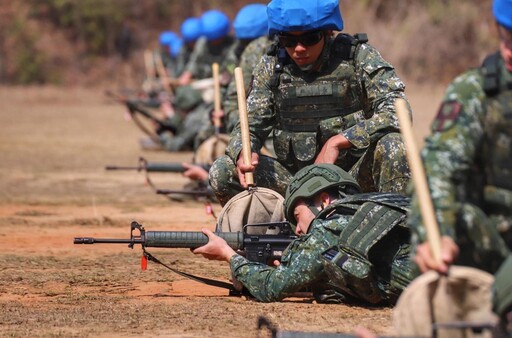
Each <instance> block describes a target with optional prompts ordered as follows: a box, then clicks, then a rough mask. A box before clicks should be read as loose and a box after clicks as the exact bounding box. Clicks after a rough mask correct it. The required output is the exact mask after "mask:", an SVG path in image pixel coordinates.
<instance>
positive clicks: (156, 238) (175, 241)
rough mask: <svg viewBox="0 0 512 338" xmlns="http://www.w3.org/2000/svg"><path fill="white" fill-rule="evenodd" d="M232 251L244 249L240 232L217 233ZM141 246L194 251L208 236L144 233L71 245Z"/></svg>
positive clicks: (82, 239) (86, 239)
mask: <svg viewBox="0 0 512 338" xmlns="http://www.w3.org/2000/svg"><path fill="white" fill-rule="evenodd" d="M215 234H216V235H217V236H219V237H221V238H223V239H224V240H225V241H226V242H227V243H228V245H229V246H230V247H231V248H233V249H234V250H240V249H243V247H244V235H243V233H241V232H218V233H215ZM101 243H104V244H132V243H133V244H142V245H143V246H144V247H149V248H190V249H195V248H198V247H200V246H203V245H205V244H207V243H208V236H206V235H205V234H203V233H202V232H200V231H146V232H145V233H144V236H143V237H136V238H135V237H134V238H130V239H123V238H93V237H75V239H74V240H73V244H101Z"/></svg>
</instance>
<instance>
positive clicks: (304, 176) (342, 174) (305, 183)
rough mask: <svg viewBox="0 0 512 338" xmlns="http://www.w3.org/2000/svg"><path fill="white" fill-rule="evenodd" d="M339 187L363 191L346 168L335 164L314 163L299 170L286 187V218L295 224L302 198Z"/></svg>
mask: <svg viewBox="0 0 512 338" xmlns="http://www.w3.org/2000/svg"><path fill="white" fill-rule="evenodd" d="M333 187H339V189H340V190H342V189H344V188H347V187H353V188H355V189H356V190H357V191H361V188H360V187H359V184H358V183H357V181H356V180H355V179H354V178H353V177H352V176H351V175H350V174H349V173H347V172H346V171H345V170H343V169H341V168H340V167H338V166H336V165H334V164H326V163H324V164H312V165H309V166H307V167H304V168H302V169H301V170H299V171H298V172H297V173H296V174H295V176H294V177H293V178H292V180H291V182H290V184H289V185H288V187H287V188H286V196H285V200H284V208H285V216H286V219H287V220H288V221H289V222H290V223H292V224H295V223H296V220H295V217H294V215H293V212H294V208H295V204H296V203H297V201H298V200H299V199H301V198H303V199H309V198H311V197H313V196H314V195H316V194H317V193H319V192H321V191H325V190H327V189H329V188H333Z"/></svg>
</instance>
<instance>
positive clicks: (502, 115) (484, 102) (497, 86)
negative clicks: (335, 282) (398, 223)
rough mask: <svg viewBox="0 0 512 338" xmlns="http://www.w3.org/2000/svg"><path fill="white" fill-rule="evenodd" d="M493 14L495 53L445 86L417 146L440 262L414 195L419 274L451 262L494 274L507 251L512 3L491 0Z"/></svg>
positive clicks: (510, 244)
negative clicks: (436, 226)
mask: <svg viewBox="0 0 512 338" xmlns="http://www.w3.org/2000/svg"><path fill="white" fill-rule="evenodd" d="M493 12H494V17H495V19H496V23H497V29H498V32H499V37H500V50H499V51H498V52H496V53H494V54H491V55H489V56H488V57H487V58H486V59H485V61H484V62H483V65H482V66H481V67H480V68H477V69H471V70H469V71H467V72H465V73H463V74H462V75H460V76H458V77H457V78H455V80H454V81H453V82H452V83H451V84H450V85H449V86H448V89H447V90H446V93H445V96H444V100H443V103H442V104H441V107H440V109H439V112H438V114H437V117H436V118H435V120H434V122H433V124H432V127H431V135H430V136H429V137H428V138H427V140H426V143H425V147H424V149H423V151H422V158H423V162H424V164H425V172H426V176H427V177H428V185H429V188H430V192H431V195H432V200H433V204H434V208H435V210H436V218H437V222H438V224H439V226H440V232H441V236H442V238H441V242H442V243H441V245H442V261H443V262H442V264H441V266H437V264H436V263H435V261H434V260H433V258H432V255H431V253H430V249H429V247H428V243H426V242H425V241H426V233H425V228H424V226H423V223H422V221H421V218H420V211H419V205H418V204H419V201H418V200H417V199H415V200H414V203H413V205H414V208H413V209H412V213H411V217H410V220H409V223H410V224H411V227H412V228H413V230H414V231H413V237H412V240H413V243H415V244H416V245H418V246H417V249H416V255H415V261H416V263H417V264H418V267H419V269H420V270H421V271H427V270H430V269H434V270H438V271H440V272H443V273H445V272H446V271H447V270H448V266H449V265H451V264H452V263H454V264H457V265H465V266H472V267H475V268H479V269H482V270H485V271H488V272H490V273H494V272H496V270H497V268H498V267H499V266H500V264H501V263H502V262H503V260H504V259H505V257H506V256H507V254H508V253H509V252H510V249H511V248H512V228H511V226H512V120H511V119H512V87H511V86H510V84H511V83H512V0H495V1H494V5H493ZM420 243H421V244H420ZM511 278H512V277H511Z"/></svg>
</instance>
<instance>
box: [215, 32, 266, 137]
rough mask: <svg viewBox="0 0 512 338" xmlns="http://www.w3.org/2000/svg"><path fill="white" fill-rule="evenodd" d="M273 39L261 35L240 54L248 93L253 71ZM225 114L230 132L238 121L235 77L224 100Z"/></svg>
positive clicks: (240, 64)
mask: <svg viewBox="0 0 512 338" xmlns="http://www.w3.org/2000/svg"><path fill="white" fill-rule="evenodd" d="M271 42H272V41H271V40H270V39H269V38H268V37H266V36H262V37H259V38H257V39H255V40H253V41H251V43H249V44H248V45H247V47H245V49H244V51H243V53H242V55H241V56H240V63H239V65H238V66H239V67H240V68H241V69H242V73H243V75H244V86H245V92H246V95H248V94H249V85H250V83H251V76H252V71H253V69H254V68H255V67H256V65H257V64H258V62H259V61H260V60H261V57H262V56H263V55H264V54H265V52H266V51H267V49H268V47H269V46H270V44H271ZM222 106H223V109H224V114H225V118H224V119H225V121H226V131H227V132H228V133H230V132H231V131H232V130H233V129H234V127H235V125H236V124H237V123H238V120H239V118H238V96H237V92H236V82H235V81H234V79H233V80H232V81H231V82H230V83H229V85H228V88H227V92H226V95H225V98H224V101H223V102H222Z"/></svg>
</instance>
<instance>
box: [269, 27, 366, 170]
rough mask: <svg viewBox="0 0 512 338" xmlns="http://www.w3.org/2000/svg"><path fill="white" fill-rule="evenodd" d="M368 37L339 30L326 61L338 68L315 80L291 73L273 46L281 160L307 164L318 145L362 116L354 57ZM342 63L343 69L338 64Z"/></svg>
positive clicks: (277, 148) (277, 144) (276, 145)
mask: <svg viewBox="0 0 512 338" xmlns="http://www.w3.org/2000/svg"><path fill="white" fill-rule="evenodd" d="M367 41H368V38H367V36H366V34H356V35H355V36H350V35H347V34H338V36H337V37H336V38H335V39H334V41H333V42H332V44H333V45H332V48H331V55H330V56H329V58H330V61H329V62H330V63H332V64H334V65H337V66H336V68H335V69H334V70H333V71H330V72H325V74H321V75H320V76H318V77H315V79H314V81H310V80H309V81H307V79H305V78H304V77H303V76H302V75H297V74H295V72H293V71H290V69H288V67H291V66H288V67H287V65H288V64H290V61H289V59H288V58H287V57H288V56H287V54H286V53H281V50H283V49H279V48H274V52H273V53H274V55H276V58H277V61H276V64H275V66H274V74H273V77H272V80H271V89H272V91H273V93H274V100H275V110H276V113H277V118H278V128H275V129H274V135H273V136H274V148H275V153H276V156H277V158H278V159H279V160H281V161H283V162H284V163H293V162H294V161H295V159H296V160H299V161H300V162H306V163H307V162H311V161H312V160H313V159H314V158H315V155H316V153H317V152H318V151H319V148H320V144H321V143H325V142H326V141H327V140H328V139H329V138H330V137H332V136H334V135H336V134H339V133H340V132H341V131H342V130H344V129H347V128H350V127H351V126H353V125H354V124H356V123H357V122H359V121H361V120H364V119H365V116H364V113H363V107H362V105H361V100H360V97H361V95H362V94H361V93H362V89H361V88H360V87H361V85H360V83H359V80H358V77H357V76H356V74H355V66H354V64H353V63H354V62H353V59H354V55H355V53H356V49H357V46H359V45H360V44H362V43H365V42H367ZM269 54H271V55H272V52H270V53H269ZM342 62H344V63H346V64H347V67H340V66H338V64H340V63H342ZM293 157H295V158H293Z"/></svg>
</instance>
